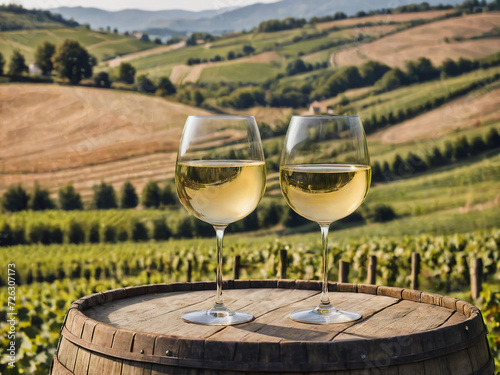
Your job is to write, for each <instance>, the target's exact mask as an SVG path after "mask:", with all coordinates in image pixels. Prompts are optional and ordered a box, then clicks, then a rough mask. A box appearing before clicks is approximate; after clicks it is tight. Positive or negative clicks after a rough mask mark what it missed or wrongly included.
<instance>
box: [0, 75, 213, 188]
mask: <svg viewBox="0 0 500 375" xmlns="http://www.w3.org/2000/svg"><path fill="white" fill-rule="evenodd" d="M0 105H1V113H2V121H3V125H2V128H1V130H0V171H1V173H0V192H3V191H4V189H5V188H6V187H7V186H8V185H10V184H12V183H18V182H22V183H25V184H26V185H28V186H29V185H32V184H33V182H34V181H35V180H37V181H39V182H40V183H41V184H42V185H45V186H47V187H50V188H51V189H55V188H56V187H58V186H61V185H62V184H64V183H66V182H72V183H74V185H75V187H76V188H77V189H78V190H81V191H82V193H83V196H84V197H87V196H88V195H89V194H90V191H91V187H92V185H93V184H96V183H99V181H100V180H101V179H105V180H106V181H107V182H111V183H113V184H116V186H115V187H119V186H120V185H121V184H122V183H123V182H124V181H126V180H130V181H132V182H133V183H134V184H136V185H137V187H142V185H144V184H145V183H146V182H147V181H148V180H149V179H153V178H154V179H158V177H161V179H166V178H171V177H172V176H173V165H174V164H175V158H176V153H177V148H178V142H179V139H180V135H181V132H182V128H183V126H184V123H185V121H186V117H187V116H188V115H202V114H208V112H206V111H204V110H201V109H197V108H193V107H189V106H186V105H183V104H179V103H172V102H168V101H165V100H163V99H160V98H155V97H148V96H144V95H140V94H132V93H124V92H120V91H114V90H103V89H93V88H82V87H64V86H56V85H26V84H19V85H0Z"/></svg>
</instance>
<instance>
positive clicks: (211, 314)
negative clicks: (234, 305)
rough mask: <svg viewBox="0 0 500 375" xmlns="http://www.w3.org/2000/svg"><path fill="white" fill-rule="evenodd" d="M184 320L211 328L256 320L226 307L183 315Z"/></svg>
mask: <svg viewBox="0 0 500 375" xmlns="http://www.w3.org/2000/svg"><path fill="white" fill-rule="evenodd" d="M182 319H183V320H184V321H185V322H188V323H195V324H203V325H211V326H232V325H235V324H242V323H247V322H251V321H252V320H254V319H255V318H254V316H253V315H252V314H247V313H242V312H236V311H232V310H229V309H228V308H226V307H225V306H223V307H213V308H211V309H210V310H200V311H192V312H188V313H186V314H183V315H182Z"/></svg>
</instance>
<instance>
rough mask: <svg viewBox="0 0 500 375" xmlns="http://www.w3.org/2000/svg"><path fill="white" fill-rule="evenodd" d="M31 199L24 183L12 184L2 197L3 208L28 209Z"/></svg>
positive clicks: (13, 209) (7, 209) (8, 209)
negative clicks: (24, 187) (23, 185)
mask: <svg viewBox="0 0 500 375" xmlns="http://www.w3.org/2000/svg"><path fill="white" fill-rule="evenodd" d="M29 199H30V197H29V195H28V193H26V191H25V190H24V189H23V187H22V185H20V184H19V185H11V186H9V188H8V189H7V191H6V192H5V193H4V195H3V197H2V208H3V209H4V210H5V211H10V212H16V211H23V210H26V209H28V202H29Z"/></svg>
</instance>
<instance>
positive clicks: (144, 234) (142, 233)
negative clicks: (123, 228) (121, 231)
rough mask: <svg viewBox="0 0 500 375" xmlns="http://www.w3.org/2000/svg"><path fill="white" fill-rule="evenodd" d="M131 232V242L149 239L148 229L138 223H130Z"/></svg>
mask: <svg viewBox="0 0 500 375" xmlns="http://www.w3.org/2000/svg"><path fill="white" fill-rule="evenodd" d="M131 232H132V240H134V241H135V242H142V241H147V240H148V239H149V235H148V228H146V225H144V223H142V222H140V221H137V222H134V223H132V228H131Z"/></svg>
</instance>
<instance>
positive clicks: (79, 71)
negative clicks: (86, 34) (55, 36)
mask: <svg viewBox="0 0 500 375" xmlns="http://www.w3.org/2000/svg"><path fill="white" fill-rule="evenodd" d="M53 61H54V69H55V70H56V71H57V73H58V74H59V76H60V77H61V78H67V79H68V80H69V81H70V82H71V83H72V84H73V85H77V84H78V83H79V82H80V81H81V80H82V79H83V78H90V77H92V68H93V66H94V65H96V64H97V63H96V60H95V58H94V57H93V56H91V55H90V54H89V53H88V52H87V50H86V49H85V47H83V46H82V45H81V44H80V43H78V42H77V41H76V40H71V39H66V40H65V41H64V42H63V43H62V44H61V45H59V47H58V48H57V52H56V54H55V56H54V59H53Z"/></svg>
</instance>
